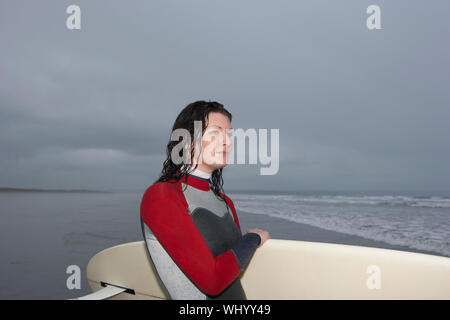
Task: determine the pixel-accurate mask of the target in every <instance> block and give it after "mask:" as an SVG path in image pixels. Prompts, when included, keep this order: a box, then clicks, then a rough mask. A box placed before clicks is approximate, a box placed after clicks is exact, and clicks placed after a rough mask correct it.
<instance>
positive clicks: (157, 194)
mask: <svg viewBox="0 0 450 320" xmlns="http://www.w3.org/2000/svg"><path fill="white" fill-rule="evenodd" d="M179 190H180V184H179V182H178V181H175V180H169V181H157V182H155V183H153V184H152V185H151V186H149V187H148V188H147V189H146V190H145V192H144V198H148V197H151V198H153V199H157V198H167V197H172V196H174V195H177V194H178V193H179Z"/></svg>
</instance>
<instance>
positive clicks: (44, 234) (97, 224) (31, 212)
mask: <svg viewBox="0 0 450 320" xmlns="http://www.w3.org/2000/svg"><path fill="white" fill-rule="evenodd" d="M141 197H142V194H141V193H52V192H38V193H36V192H20V193H19V192H8V193H1V192H0V214H1V217H2V224H0V252H1V255H2V259H1V260H0V288H1V290H0V299H69V298H75V297H79V296H83V295H86V294H89V293H91V289H90V287H89V286H88V283H87V280H86V266H87V264H88V262H89V260H90V259H91V258H92V257H93V256H94V255H95V254H96V253H98V252H100V251H101V250H103V249H106V248H109V247H112V246H115V245H119V244H123V243H127V242H133V241H143V236H142V231H141V225H140V219H139V205H140V201H141ZM277 197H278V196H277ZM235 198H238V197H235ZM265 198H267V196H264V197H263V198H262V197H258V198H257V199H255V200H251V197H250V196H243V199H244V200H245V201H244V200H239V199H236V200H234V202H235V204H236V207H237V214H238V217H239V221H240V225H241V230H242V232H243V233H246V231H247V229H250V228H260V229H264V230H267V231H269V233H270V235H271V237H272V238H273V239H286V240H300V241H313V242H327V243H338V244H346V245H357V246H368V247H378V248H385V249H394V250H404V251H412V252H421V253H428V254H435V255H442V254H439V253H438V252H433V251H432V250H431V251H427V250H419V249H417V248H411V247H408V246H401V245H395V244H390V243H387V242H383V241H375V240H370V239H367V238H365V237H361V236H359V235H354V234H353V235H352V234H349V233H344V232H337V231H333V230H327V229H325V228H319V227H317V226H312V225H310V224H305V223H301V222H299V221H290V220H289V219H288V218H289V217H290V216H289V214H288V213H289V212H290V211H289V210H290V208H291V207H290V206H291V205H290V203H289V198H285V197H284V196H283V198H282V199H281V200H279V201H283V202H282V205H281V206H280V205H279V204H278V203H276V201H277V200H276V199H277V198H276V197H275V196H270V197H268V198H267V199H266V200H264V199H265ZM249 199H250V200H249ZM249 201H254V202H255V204H256V205H255V207H254V208H255V211H252V212H248V211H246V210H242V209H239V208H241V207H249ZM274 203H275V206H274V207H273V208H271V207H270V205H271V204H272V205H273V204H274ZM250 204H251V203H250ZM276 206H278V207H279V208H281V209H283V210H284V209H286V211H285V214H286V218H278V217H272V216H270V215H268V214H261V213H260V214H255V213H254V212H262V210H263V209H266V210H268V212H269V214H270V213H272V212H277V210H278V212H280V209H277V208H276ZM335 207H338V205H337V204H333V208H335ZM320 208H323V205H321V206H320ZM349 208H350V207H346V211H345V212H348V211H349V210H350V209H349ZM299 210H302V208H300V209H299ZM299 210H297V207H294V209H293V212H296V213H297V216H293V217H294V218H296V219H297V218H298V217H301V218H302V219H303V217H306V218H307V217H308V216H300V215H298V213H300V212H301V211H299ZM330 210H331V208H326V210H325V209H324V211H326V212H330ZM383 210H384V209H383ZM441 210H444V209H441ZM445 210H446V209H445ZM305 212H306V213H307V211H305ZM377 212H381V211H377ZM282 213H283V212H282ZM320 213H321V211H317V213H316V214H317V215H319V214H320ZM336 215H339V213H336ZM320 221H322V220H320ZM325 221H327V220H325ZM337 221H339V220H337ZM327 226H332V225H331V224H327ZM73 265H75V266H78V267H79V268H80V270H81V288H79V289H72V290H70V289H68V287H67V284H66V282H67V279H68V277H69V276H70V275H69V274H68V273H67V268H68V267H69V266H73Z"/></svg>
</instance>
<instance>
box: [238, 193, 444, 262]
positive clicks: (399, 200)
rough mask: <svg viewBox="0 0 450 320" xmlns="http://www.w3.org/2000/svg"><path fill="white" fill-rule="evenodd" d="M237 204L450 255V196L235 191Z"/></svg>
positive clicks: (285, 217) (263, 212)
mask: <svg viewBox="0 0 450 320" xmlns="http://www.w3.org/2000/svg"><path fill="white" fill-rule="evenodd" d="M232 199H233V201H234V202H235V204H236V206H237V208H238V210H239V209H240V210H244V211H248V212H252V213H256V214H264V215H268V216H272V217H278V218H282V219H286V220H289V221H294V222H299V223H305V224H309V225H313V226H316V227H319V228H323V229H327V230H333V231H338V232H344V233H347V234H352V235H358V236H362V237H365V238H368V239H372V240H378V241H384V242H387V243H390V244H394V245H404V246H409V247H412V248H416V249H420V250H429V251H434V252H438V253H440V254H443V255H446V256H450V210H449V208H450V199H446V198H438V197H432V198H414V197H407V196H361V197H358V196H297V195H267V194H265V195H256V194H252V195H245V194H235V195H232Z"/></svg>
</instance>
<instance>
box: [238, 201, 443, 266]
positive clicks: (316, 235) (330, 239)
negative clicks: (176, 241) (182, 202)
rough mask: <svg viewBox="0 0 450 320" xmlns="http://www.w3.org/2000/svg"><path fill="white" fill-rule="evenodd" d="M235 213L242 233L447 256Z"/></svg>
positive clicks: (306, 225) (274, 218) (244, 213)
mask: <svg viewBox="0 0 450 320" xmlns="http://www.w3.org/2000/svg"><path fill="white" fill-rule="evenodd" d="M237 214H238V219H239V224H240V225H241V230H242V233H244V234H245V233H246V231H247V229H251V228H259V229H263V230H267V231H268V232H269V234H270V236H271V238H272V239H283V240H297V241H311V242H325V243H335V244H344V245H354V246H363V247H375V248H383V249H391V250H400V251H408V252H415V253H424V254H430V255H435V256H441V257H446V258H448V257H447V256H445V255H443V254H441V253H438V252H434V251H429V250H420V249H416V248H411V247H408V246H404V245H395V244H390V243H387V242H384V241H378V240H372V239H368V238H364V237H361V236H357V235H352V234H347V233H343V232H339V231H332V230H327V229H322V228H319V227H316V226H312V225H309V224H304V223H299V222H293V221H289V220H285V219H282V218H277V217H270V216H267V215H263V214H256V213H250V212H247V211H242V210H237Z"/></svg>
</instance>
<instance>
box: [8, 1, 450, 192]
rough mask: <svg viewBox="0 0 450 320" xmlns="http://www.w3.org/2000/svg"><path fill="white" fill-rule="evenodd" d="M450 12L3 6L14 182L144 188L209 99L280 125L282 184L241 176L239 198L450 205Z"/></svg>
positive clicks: (209, 4) (273, 178) (227, 174)
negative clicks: (334, 195)
mask: <svg viewBox="0 0 450 320" xmlns="http://www.w3.org/2000/svg"><path fill="white" fill-rule="evenodd" d="M72 4H76V5H78V6H79V7H80V9H81V29H79V30H70V29H68V28H67V27H66V20H67V18H68V17H69V15H70V14H68V13H66V9H67V7H68V6H69V5H72ZM372 4H376V5H378V6H379V7H380V19H381V20H380V21H381V29H379V30H377V29H375V30H369V29H368V28H367V25H366V20H367V18H368V17H369V14H367V12H366V9H367V7H368V6H369V5H372ZM449 9H450V3H449V2H448V1H433V2H432V3H430V2H429V1H425V0H421V1H406V0H401V1H350V0H345V1H343V0H340V1H317V0H314V1H313V0H306V1H293V0H292V1H283V0H282V1H273V0H272V1H261V0H259V1H255V0H250V1H236V0H229V1H216V0H201V1H200V0H198V1H197V0H196V1H181V0H179V1H167V0H165V1H163V0H152V1H124V0H122V1H111V0H110V1H106V0H98V1H80V0H77V1H61V0H58V1H57V0H53V1H17V0H14V1H13V0H1V1H0V43H1V44H0V46H1V60H0V187H16V188H43V189H91V190H112V191H137V192H141V191H142V192H143V191H145V189H146V188H147V187H148V186H149V185H151V184H152V183H153V182H154V181H155V180H156V179H157V177H158V174H159V173H160V171H161V169H162V163H163V161H164V160H165V149H166V145H167V142H168V140H169V137H170V129H171V127H172V125H173V122H174V121H175V118H176V116H177V115H178V113H179V112H180V111H181V110H182V109H183V108H184V107H185V106H186V105H188V104H189V103H191V102H194V101H197V100H206V101H209V100H210V101H218V102H220V103H222V104H223V105H224V106H225V108H227V110H229V111H230V112H231V113H232V115H233V121H232V127H233V128H243V129H244V130H246V129H248V128H256V129H262V128H266V129H269V130H270V129H279V146H280V147H279V158H280V163H279V170H278V172H277V174H275V175H261V174H260V169H261V167H264V165H261V164H253V165H249V164H240V165H239V164H234V165H228V166H227V167H226V168H225V169H224V171H223V178H224V190H225V191H227V190H229V191H233V190H240V191H249V190H274V191H292V192H297V191H308V190H318V191H327V190H329V191H335V192H347V191H348V192H361V193H364V194H370V193H374V192H381V193H385V194H388V193H389V194H392V193H400V194H412V193H414V194H418V195H437V196H450V167H449V163H450V140H449V137H450V93H449V83H450V81H449V80H450V44H449V41H448V39H450V21H449V20H448V13H449V12H450V10H449Z"/></svg>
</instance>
